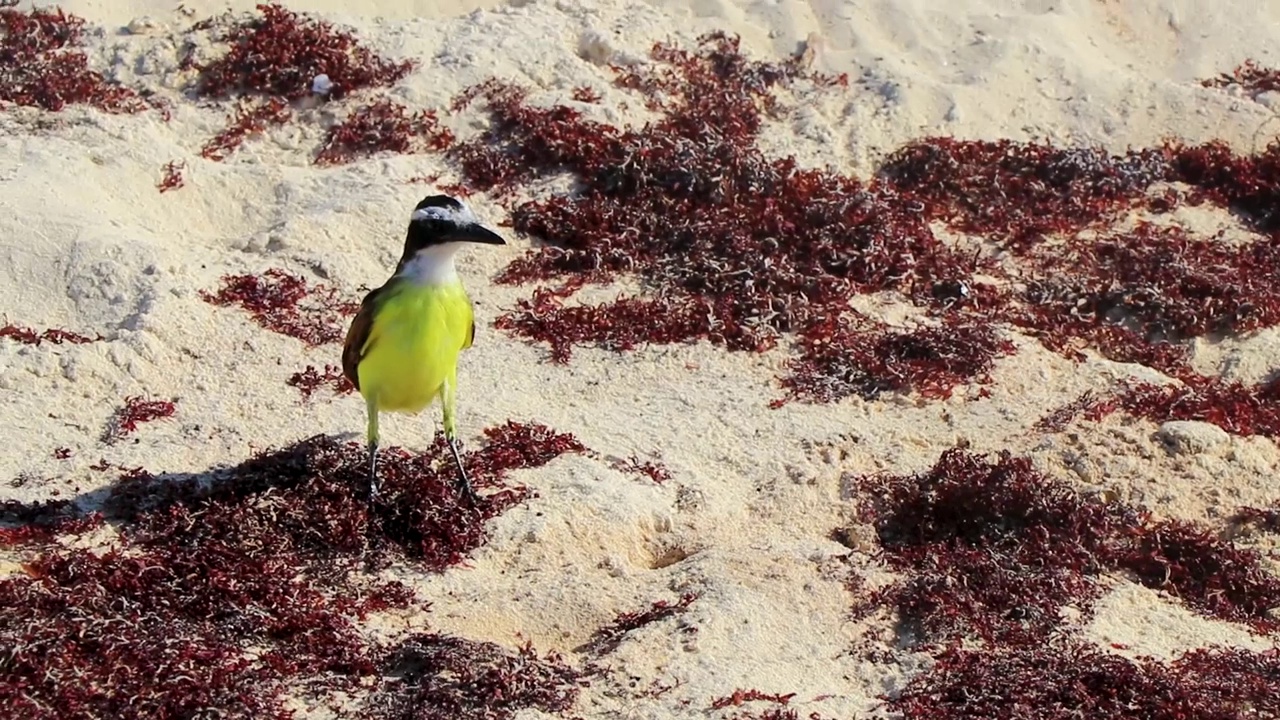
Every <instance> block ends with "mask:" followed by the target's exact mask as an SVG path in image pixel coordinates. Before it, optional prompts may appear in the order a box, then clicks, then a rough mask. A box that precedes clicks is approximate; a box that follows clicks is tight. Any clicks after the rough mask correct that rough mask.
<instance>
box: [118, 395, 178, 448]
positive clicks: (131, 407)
mask: <svg viewBox="0 0 1280 720" xmlns="http://www.w3.org/2000/svg"><path fill="white" fill-rule="evenodd" d="M175 412H177V407H176V406H175V405H174V404H173V401H172V400H148V399H146V398H143V397H139V396H131V397H127V398H125V400H124V405H123V406H122V407H121V408H120V409H118V410H116V412H115V415H114V416H112V418H111V421H110V422H109V423H108V424H107V431H106V433H105V434H104V436H103V441H104V442H107V443H115V442H119V441H121V440H123V439H124V438H126V437H128V436H130V435H132V434H133V433H134V432H136V431H137V429H138V426H139V425H141V424H143V423H149V422H152V421H154V420H159V419H161V418H167V417H172V416H173V414H174V413H175Z"/></svg>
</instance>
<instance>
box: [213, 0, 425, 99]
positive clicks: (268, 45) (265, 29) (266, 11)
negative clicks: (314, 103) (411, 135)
mask: <svg viewBox="0 0 1280 720" xmlns="http://www.w3.org/2000/svg"><path fill="white" fill-rule="evenodd" d="M257 10H258V13H259V14H258V15H257V16H256V17H252V18H248V19H246V20H244V21H242V22H239V23H236V24H235V25H233V26H232V27H231V28H229V29H228V30H227V31H226V32H225V33H223V34H222V35H221V37H220V38H219V39H220V40H221V41H222V42H224V43H226V44H227V45H228V46H229V48H230V49H229V50H228V52H227V54H226V55H225V56H223V57H221V58H219V59H218V60H215V61H214V62H212V63H209V64H208V65H206V66H204V67H201V68H199V70H200V79H199V82H198V84H197V86H196V91H197V93H198V94H199V95H200V96H201V97H207V98H215V99H227V98H230V97H233V96H242V95H263V96H267V97H275V98H282V99H284V100H297V99H299V98H303V97H306V96H307V95H310V94H311V84H312V81H313V80H315V78H316V76H317V75H328V76H329V80H330V82H332V83H333V88H332V90H331V91H330V93H329V95H330V96H331V97H333V98H335V99H336V98H340V97H342V96H344V95H346V94H348V93H351V92H354V91H356V90H362V89H367V88H373V87H385V86H389V85H392V84H394V83H396V82H397V81H399V80H401V79H402V78H404V77H405V76H406V75H408V74H409V72H410V71H412V70H413V67H414V63H413V62H412V61H409V60H403V61H400V62H394V61H391V60H388V59H386V58H383V57H381V56H379V55H378V54H377V53H375V52H374V51H372V50H370V49H369V48H367V47H365V46H364V45H361V44H360V43H359V41H357V40H356V38H355V36H353V35H352V34H351V33H350V32H347V31H344V30H339V29H337V28H335V27H334V26H333V25H331V24H329V23H327V22H325V21H323V20H318V19H314V18H308V17H305V16H302V15H299V14H298V13H295V12H293V11H292V10H289V9H287V8H285V7H284V6H283V5H279V4H276V3H268V4H259V5H258V6H257Z"/></svg>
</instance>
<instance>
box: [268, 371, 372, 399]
mask: <svg viewBox="0 0 1280 720" xmlns="http://www.w3.org/2000/svg"><path fill="white" fill-rule="evenodd" d="M285 384H286V385H290V386H292V387H296V388H298V392H300V393H302V399H303V400H310V399H311V396H312V395H314V394H315V393H316V392H317V391H319V390H320V388H322V387H327V388H329V389H330V390H331V391H333V393H334V394H335V395H346V394H348V393H351V392H354V391H355V389H356V388H355V386H354V385H352V384H351V381H350V380H348V379H347V377H346V376H345V375H343V374H342V368H341V367H339V366H337V365H329V364H326V365H325V366H324V370H317V369H316V366H315V365H308V366H307V367H306V368H305V369H303V370H301V371H299V372H296V373H294V374H293V375H290V376H289V379H288V380H286V381H285Z"/></svg>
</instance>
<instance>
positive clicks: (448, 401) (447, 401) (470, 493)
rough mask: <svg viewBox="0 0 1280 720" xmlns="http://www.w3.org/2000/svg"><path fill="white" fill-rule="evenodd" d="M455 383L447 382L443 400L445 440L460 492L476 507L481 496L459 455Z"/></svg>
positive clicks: (449, 380)
mask: <svg viewBox="0 0 1280 720" xmlns="http://www.w3.org/2000/svg"><path fill="white" fill-rule="evenodd" d="M454 383H455V380H454V378H449V379H448V380H446V381H445V384H444V397H443V398H441V399H442V400H443V401H444V402H443V403H441V404H442V405H443V406H444V439H445V441H447V442H448V443H449V452H451V453H453V462H454V464H456V465H457V466H458V490H459V491H460V492H461V493H462V495H463V497H465V498H466V499H467V502H469V503H471V505H472V507H475V506H476V505H479V504H480V496H479V495H477V494H476V491H475V488H473V487H471V478H469V477H467V469H466V468H465V467H463V466H462V456H461V455H459V454H458V439H457V438H458V431H457V427H456V426H455V424H454V400H455V395H454Z"/></svg>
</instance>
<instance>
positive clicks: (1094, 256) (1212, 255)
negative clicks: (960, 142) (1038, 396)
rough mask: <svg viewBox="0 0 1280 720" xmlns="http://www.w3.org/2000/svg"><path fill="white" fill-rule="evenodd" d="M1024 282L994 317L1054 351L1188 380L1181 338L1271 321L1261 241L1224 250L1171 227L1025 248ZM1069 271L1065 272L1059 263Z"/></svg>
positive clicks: (1273, 311) (1274, 304) (1271, 256)
mask: <svg viewBox="0 0 1280 720" xmlns="http://www.w3.org/2000/svg"><path fill="white" fill-rule="evenodd" d="M1023 268H1024V276H1023V278H1021V286H1022V287H1023V288H1024V289H1022V290H1021V291H1020V292H1017V293H1015V294H1014V296H1013V297H1012V298H1010V300H1011V302H1010V303H1009V304H1007V305H1005V306H1003V307H999V308H997V309H996V310H995V313H994V314H996V315H998V316H1000V317H1002V318H1003V319H1004V320H1006V321H1008V322H1010V323H1011V324H1013V325H1015V326H1018V327H1020V328H1022V329H1024V330H1028V331H1030V332H1031V334H1033V335H1035V336H1036V337H1038V338H1040V339H1041V341H1042V342H1044V344H1045V345H1046V346H1047V347H1049V348H1050V349H1053V350H1078V349H1079V347H1080V345H1081V343H1080V342H1078V341H1079V340H1082V339H1083V340H1085V341H1087V343H1088V344H1089V345H1091V346H1093V347H1095V348H1097V349H1098V350H1099V351H1101V352H1102V353H1103V354H1104V355H1106V356H1108V357H1110V358H1111V359H1113V360H1117V361H1121V362H1140V363H1143V364H1145V365H1148V366H1150V367H1153V368H1155V369H1157V370H1160V371H1161V372H1165V373H1168V374H1171V375H1173V376H1175V377H1188V376H1190V375H1191V370H1190V367H1189V365H1188V362H1187V360H1188V351H1187V348H1186V345H1185V344H1183V342H1184V341H1186V340H1188V339H1191V338H1196V337H1201V336H1205V335H1211V334H1223V333H1244V332H1250V331H1253V330H1257V329H1259V328H1263V327H1269V326H1272V325H1275V324H1276V323H1280V291H1277V290H1276V289H1275V286H1274V283H1272V282H1270V281H1269V277H1270V273H1271V272H1272V271H1274V270H1280V252H1277V250H1276V249H1275V246H1274V244H1273V243H1271V242H1269V241H1258V242H1251V243H1247V244H1244V245H1239V246H1231V245H1227V244H1225V243H1222V242H1220V241H1217V240H1214V239H1211V238H1203V239H1201V238H1194V237H1191V236H1190V235H1189V234H1188V233H1187V231H1186V230H1184V229H1182V228H1180V227H1176V226H1173V227H1170V226H1156V225H1152V224H1149V223H1140V224H1139V225H1138V226H1137V227H1136V228H1134V229H1133V230H1130V231H1127V232H1123V233H1108V234H1104V235H1102V236H1101V237H1099V238H1097V239H1083V238H1076V239H1074V240H1072V241H1071V242H1069V243H1066V244H1065V246H1044V247H1038V248H1035V249H1031V250H1029V251H1028V252H1027V253H1026V257H1025V258H1024V264H1023ZM1067 268H1071V271H1070V272H1067V271H1066V269H1067Z"/></svg>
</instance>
